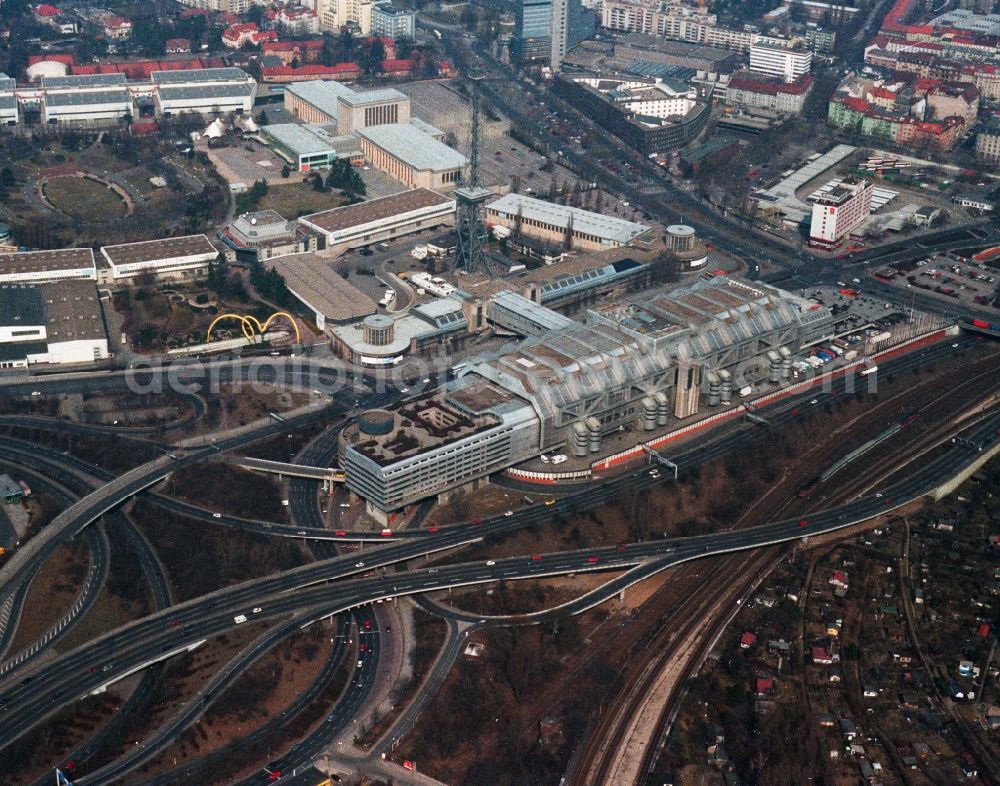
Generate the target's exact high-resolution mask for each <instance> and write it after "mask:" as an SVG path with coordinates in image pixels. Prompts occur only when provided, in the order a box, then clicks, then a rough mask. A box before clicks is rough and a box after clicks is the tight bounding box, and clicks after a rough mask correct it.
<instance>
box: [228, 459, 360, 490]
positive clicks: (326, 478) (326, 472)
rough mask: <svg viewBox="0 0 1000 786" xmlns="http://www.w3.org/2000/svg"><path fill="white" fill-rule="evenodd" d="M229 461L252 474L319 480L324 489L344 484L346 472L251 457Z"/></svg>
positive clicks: (331, 468) (334, 468)
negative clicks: (330, 485) (328, 485)
mask: <svg viewBox="0 0 1000 786" xmlns="http://www.w3.org/2000/svg"><path fill="white" fill-rule="evenodd" d="M227 461H228V462H229V463H230V464H235V465H236V466H238V467H243V469H249V470H251V471H252V472H267V473H270V474H271V475H284V476H285V477H289V478H305V479H306V480H319V481H321V482H322V483H323V485H324V487H325V486H326V484H327V483H343V482H344V470H342V469H338V468H337V467H310V466H309V465H308V464H292V463H291V462H288V461H271V460H270V459H260V458H251V457H249V456H231V457H229V458H227Z"/></svg>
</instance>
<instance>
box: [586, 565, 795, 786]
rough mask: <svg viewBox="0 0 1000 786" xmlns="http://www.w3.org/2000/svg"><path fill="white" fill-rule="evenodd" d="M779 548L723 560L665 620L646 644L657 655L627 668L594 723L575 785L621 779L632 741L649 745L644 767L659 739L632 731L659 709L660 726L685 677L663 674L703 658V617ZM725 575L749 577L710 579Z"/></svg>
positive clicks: (728, 601) (730, 598) (724, 603)
mask: <svg viewBox="0 0 1000 786" xmlns="http://www.w3.org/2000/svg"><path fill="white" fill-rule="evenodd" d="M778 552H779V549H777V548H771V549H763V550H761V551H757V552H753V553H751V554H736V555H733V556H731V557H727V558H725V559H723V560H721V561H720V562H719V564H718V565H717V567H716V568H715V569H714V570H713V571H712V573H711V574H710V575H709V576H708V577H706V579H705V580H704V581H702V582H701V584H700V586H699V587H698V588H697V589H696V590H695V592H693V593H692V594H691V595H689V596H688V597H687V598H686V599H685V600H684V601H682V602H681V604H680V606H678V607H677V608H676V609H675V610H674V611H673V612H672V613H671V614H670V615H669V616H668V617H667V618H665V619H664V620H663V621H662V624H661V625H660V626H659V629H658V631H657V633H656V634H655V635H654V637H653V638H652V640H650V641H649V643H648V645H647V646H646V648H645V649H646V651H647V652H650V653H653V655H652V656H651V657H648V658H646V659H645V661H644V662H642V663H639V664H636V666H635V668H634V669H633V670H632V671H631V673H627V675H626V678H625V682H626V683H627V685H628V687H627V688H626V689H625V690H624V691H623V692H621V693H619V694H618V695H617V696H616V698H615V700H614V702H613V703H612V704H611V706H610V707H609V710H608V712H607V713H606V714H605V715H604V717H603V719H602V720H601V721H599V722H598V724H597V726H596V727H595V729H594V731H593V733H592V734H591V736H590V740H589V742H588V744H587V746H586V747H585V749H584V753H583V756H582V757H581V759H580V763H579V765H578V767H577V770H576V774H575V776H574V777H573V779H572V780H570V782H569V783H570V784H571V786H603V785H604V784H613V783H615V784H617V783H620V782H622V781H619V780H618V777H619V776H618V774H617V771H618V770H619V769H620V767H621V764H622V758H623V757H624V756H629V755H636V752H635V751H634V750H633V751H629V750H628V746H629V745H636V746H638V747H639V748H645V749H647V750H644V751H642V752H641V753H639V754H638V755H640V756H642V759H643V764H642V765H641V766H640V771H641V772H645V771H646V766H645V759H646V757H647V755H648V753H649V750H648V749H649V748H652V747H653V746H652V744H651V743H652V742H653V741H655V740H657V739H658V735H652V736H648V735H643V736H646V739H645V740H637V739H635V738H636V737H637V736H639V735H636V734H635V733H634V732H635V730H636V729H635V727H636V725H637V724H638V723H640V722H642V721H643V720H644V719H645V720H647V721H648V717H649V713H650V712H656V713H657V716H658V717H657V718H656V720H654V723H656V724H657V725H658V720H659V716H661V715H662V714H663V712H664V711H665V709H666V708H667V707H668V706H669V704H670V699H671V698H672V697H673V695H674V694H675V693H676V691H677V689H678V688H679V687H680V686H681V684H682V682H683V678H682V677H679V676H678V677H677V678H676V679H675V680H674V681H673V685H671V686H664V682H670V675H669V674H666V675H665V672H666V670H667V668H668V666H670V665H673V666H674V668H675V673H676V670H677V669H678V668H680V669H683V666H686V665H687V664H690V663H693V662H694V661H696V660H697V659H698V658H699V656H700V655H701V654H702V651H703V647H704V642H703V641H702V638H701V637H699V636H698V635H697V634H698V632H699V630H700V629H701V628H702V626H703V624H704V621H705V619H706V618H714V617H717V616H718V615H719V614H721V613H722V612H723V611H724V610H726V609H729V608H732V606H733V605H734V604H735V602H736V600H737V598H739V597H741V595H742V594H743V593H744V592H746V591H747V589H748V588H749V586H750V585H752V584H753V583H755V582H756V581H757V580H758V577H759V576H760V575H761V573H762V572H763V571H764V570H765V568H766V567H767V566H768V565H769V564H772V563H774V561H775V559H776V557H777V554H778ZM725 575H742V576H746V577H747V578H746V579H745V580H743V581H740V582H736V583H732V584H730V585H729V586H728V587H727V588H726V589H725V590H724V591H723V592H722V593H721V594H720V592H719V588H718V585H717V584H716V583H715V582H714V581H712V580H710V579H712V578H717V577H719V576H725ZM681 664H682V665H681ZM664 687H668V695H667V697H666V700H665V701H661V702H660V703H661V704H662V705H663V707H650V706H649V705H650V703H651V701H655V699H656V698H657V697H658V695H662V693H661V692H662V689H663V688H664Z"/></svg>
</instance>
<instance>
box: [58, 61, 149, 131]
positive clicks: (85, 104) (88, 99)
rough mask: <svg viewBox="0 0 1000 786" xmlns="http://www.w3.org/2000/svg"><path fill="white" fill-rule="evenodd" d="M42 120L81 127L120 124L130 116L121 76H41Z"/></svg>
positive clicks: (130, 109) (126, 91)
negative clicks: (105, 123) (101, 122)
mask: <svg viewBox="0 0 1000 786" xmlns="http://www.w3.org/2000/svg"><path fill="white" fill-rule="evenodd" d="M42 91H43V94H44V100H43V101H42V120H43V121H44V122H46V123H85V122H92V121H99V120H120V119H122V118H124V117H126V116H130V115H131V114H132V94H131V93H129V91H128V87H127V86H126V84H125V74H117V73H116V74H82V75H78V76H43V77H42Z"/></svg>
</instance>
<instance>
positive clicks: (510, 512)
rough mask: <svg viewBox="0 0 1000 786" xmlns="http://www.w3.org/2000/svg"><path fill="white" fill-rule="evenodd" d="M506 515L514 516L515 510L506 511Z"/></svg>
mask: <svg viewBox="0 0 1000 786" xmlns="http://www.w3.org/2000/svg"><path fill="white" fill-rule="evenodd" d="M504 515H505V516H513V515H514V511H512V510H508V511H507V512H506V513H504Z"/></svg>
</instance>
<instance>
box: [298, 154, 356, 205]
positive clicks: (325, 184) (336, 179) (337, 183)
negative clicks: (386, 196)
mask: <svg viewBox="0 0 1000 786" xmlns="http://www.w3.org/2000/svg"><path fill="white" fill-rule="evenodd" d="M312 183H313V188H315V189H316V190H317V191H321V192H325V191H330V190H331V189H334V188H337V189H340V190H341V191H342V192H343V193H344V196H346V197H348V198H349V199H351V200H355V199H357V198H358V197H363V196H364V195H365V194H366V193H367V190H368V189H367V187H366V186H365V181H364V180H362V179H361V175H359V174H358V170H357V169H355V168H354V167H353V166H351V162H350V161H347V160H346V159H338V160H337V161H335V162H334V163H333V166H332V167H330V171H329V173H328V174H327V176H326V178H325V179H324V177H323V175H322V174H321V173H320V172H317V173H316V174H315V175H313V179H312Z"/></svg>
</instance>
